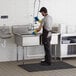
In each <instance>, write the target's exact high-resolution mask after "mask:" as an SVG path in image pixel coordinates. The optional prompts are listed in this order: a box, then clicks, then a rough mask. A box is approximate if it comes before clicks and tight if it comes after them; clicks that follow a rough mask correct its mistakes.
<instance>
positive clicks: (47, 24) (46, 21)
mask: <svg viewBox="0 0 76 76" xmlns="http://www.w3.org/2000/svg"><path fill="white" fill-rule="evenodd" d="M39 12H40V13H41V14H42V16H44V18H43V19H42V22H41V24H40V26H39V28H37V29H36V30H37V32H39V31H40V30H41V28H43V33H42V43H43V45H44V51H45V60H44V61H41V65H51V50H50V40H51V32H52V17H51V16H49V15H48V12H47V9H46V8H45V7H42V8H41V9H40V11H39Z"/></svg>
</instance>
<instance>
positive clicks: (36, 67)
mask: <svg viewBox="0 0 76 76" xmlns="http://www.w3.org/2000/svg"><path fill="white" fill-rule="evenodd" d="M19 66H20V67H21V68H23V69H25V70H27V71H29V72H37V71H48V70H59V69H70V68H76V66H73V65H70V64H68V63H65V62H60V61H58V62H52V64H51V65H50V66H44V65H40V63H33V64H24V65H19Z"/></svg>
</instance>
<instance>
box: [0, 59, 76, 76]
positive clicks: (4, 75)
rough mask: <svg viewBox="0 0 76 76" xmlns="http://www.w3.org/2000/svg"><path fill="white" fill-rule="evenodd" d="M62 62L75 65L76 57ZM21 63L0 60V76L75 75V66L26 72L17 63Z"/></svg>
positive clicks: (30, 61)
mask: <svg viewBox="0 0 76 76" xmlns="http://www.w3.org/2000/svg"><path fill="white" fill-rule="evenodd" d="M63 61H64V62H67V63H69V64H72V65H74V66H76V58H68V59H63ZM36 62H40V61H39V60H28V61H25V63H36ZM19 64H22V62H21V61H19V62H16V61H13V62H0V76H76V68H72V69H61V70H50V71H39V72H28V71H26V70H24V69H22V68H20V67H18V66H17V65H19Z"/></svg>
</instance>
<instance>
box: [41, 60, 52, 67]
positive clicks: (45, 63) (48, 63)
mask: <svg viewBox="0 0 76 76" xmlns="http://www.w3.org/2000/svg"><path fill="white" fill-rule="evenodd" d="M41 65H45V66H47V65H51V62H46V61H41Z"/></svg>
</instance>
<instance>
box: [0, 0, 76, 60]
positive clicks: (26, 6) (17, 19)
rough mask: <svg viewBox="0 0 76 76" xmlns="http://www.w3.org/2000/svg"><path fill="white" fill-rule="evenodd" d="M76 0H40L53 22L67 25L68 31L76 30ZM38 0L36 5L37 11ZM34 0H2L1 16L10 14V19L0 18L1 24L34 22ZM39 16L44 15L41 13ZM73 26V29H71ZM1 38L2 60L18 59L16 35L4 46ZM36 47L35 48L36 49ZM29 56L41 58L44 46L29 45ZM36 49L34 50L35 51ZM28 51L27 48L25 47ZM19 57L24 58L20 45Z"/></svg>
mask: <svg viewBox="0 0 76 76" xmlns="http://www.w3.org/2000/svg"><path fill="white" fill-rule="evenodd" d="M75 3H76V0H48V1H47V0H40V7H43V6H45V7H47V9H48V13H49V14H50V15H51V16H52V17H53V23H57V24H62V25H67V26H68V32H69V33H71V32H76V29H75V25H76V21H75V20H76V9H75V7H76V4H75ZM37 7H38V0H37V2H36V7H35V16H36V13H37V9H36V8H37ZM33 11H34V0H0V16H2V15H8V19H1V18H0V26H2V25H3V24H6V25H8V26H12V25H25V24H29V23H33V14H34V12H33ZM38 16H39V18H40V19H41V18H42V16H41V14H40V13H39V15H38ZM70 28H71V30H70ZM2 43H3V42H2V39H0V61H12V60H16V44H15V42H14V37H12V38H10V39H7V40H6V46H5V47H2ZM34 49H35V50H34ZM27 50H28V51H29V52H28V56H25V59H31V58H40V57H43V55H44V52H43V51H44V49H43V47H42V46H38V47H28V48H27ZM33 51H34V52H33ZM25 53H26V48H25ZM19 59H20V60H21V59H22V49H21V47H19Z"/></svg>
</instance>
